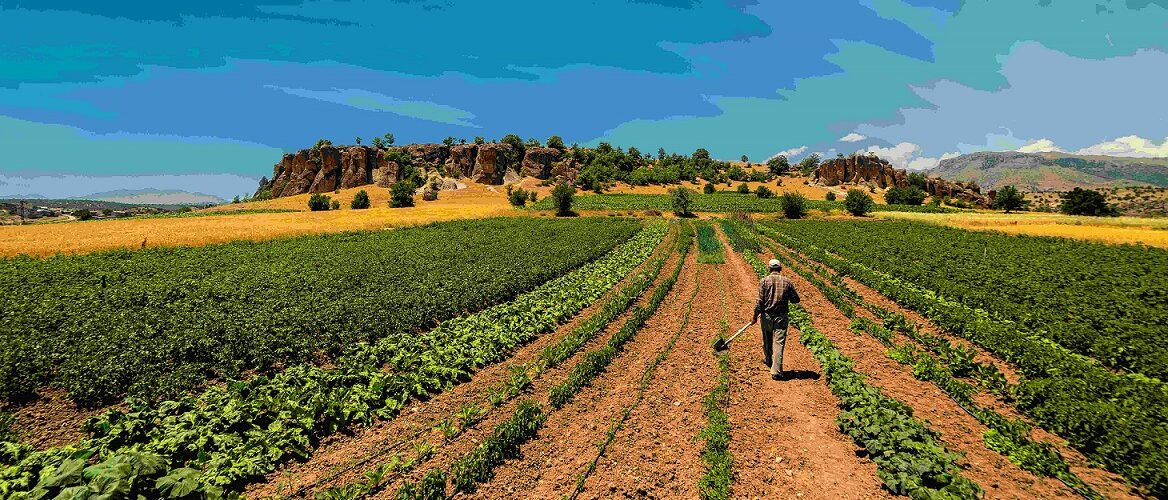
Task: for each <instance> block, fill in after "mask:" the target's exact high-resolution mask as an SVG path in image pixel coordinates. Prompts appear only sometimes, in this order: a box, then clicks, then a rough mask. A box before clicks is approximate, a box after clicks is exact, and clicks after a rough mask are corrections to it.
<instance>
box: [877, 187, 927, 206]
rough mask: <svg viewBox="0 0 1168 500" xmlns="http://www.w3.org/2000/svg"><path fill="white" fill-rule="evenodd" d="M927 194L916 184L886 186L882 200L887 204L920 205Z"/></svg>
mask: <svg viewBox="0 0 1168 500" xmlns="http://www.w3.org/2000/svg"><path fill="white" fill-rule="evenodd" d="M928 196H929V195H928V194H927V193H925V192H924V191H921V188H919V187H916V186H909V187H900V186H895V187H891V188H888V191H885V192H884V201H885V202H887V203H888V204H889V205H920V204H922V203H924V202H925V198H927V197H928Z"/></svg>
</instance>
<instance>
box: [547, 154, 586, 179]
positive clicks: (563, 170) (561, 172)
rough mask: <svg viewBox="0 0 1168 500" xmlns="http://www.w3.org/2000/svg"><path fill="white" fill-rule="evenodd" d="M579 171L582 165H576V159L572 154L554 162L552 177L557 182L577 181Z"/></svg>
mask: <svg viewBox="0 0 1168 500" xmlns="http://www.w3.org/2000/svg"><path fill="white" fill-rule="evenodd" d="M579 173H580V167H579V166H578V165H576V159H575V158H572V157H571V156H569V157H566V158H564V159H562V160H560V161H557V162H555V163H552V178H554V179H555V180H556V181H557V182H558V181H566V182H576V175H577V174H579Z"/></svg>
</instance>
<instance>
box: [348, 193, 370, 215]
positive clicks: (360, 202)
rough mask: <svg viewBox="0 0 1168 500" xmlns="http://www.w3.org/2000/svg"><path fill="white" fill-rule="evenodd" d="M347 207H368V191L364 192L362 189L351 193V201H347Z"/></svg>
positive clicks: (355, 208) (360, 208) (362, 208)
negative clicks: (353, 193)
mask: <svg viewBox="0 0 1168 500" xmlns="http://www.w3.org/2000/svg"><path fill="white" fill-rule="evenodd" d="M349 208H352V209H353V210H364V209H366V208H369V193H367V192H365V190H364V189H362V190H360V191H357V194H355V195H353V201H351V202H349Z"/></svg>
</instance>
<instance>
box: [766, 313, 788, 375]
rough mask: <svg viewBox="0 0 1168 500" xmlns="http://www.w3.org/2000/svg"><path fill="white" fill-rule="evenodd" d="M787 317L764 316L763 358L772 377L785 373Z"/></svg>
mask: <svg viewBox="0 0 1168 500" xmlns="http://www.w3.org/2000/svg"><path fill="white" fill-rule="evenodd" d="M789 323H790V321H789V319H788V318H787V316H786V315H782V316H771V315H770V314H766V313H763V315H762V358H763V362H764V363H766V364H767V366H769V367H771V375H778V374H780V373H783V348H784V347H786V345H787V325H788V324H789Z"/></svg>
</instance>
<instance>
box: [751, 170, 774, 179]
mask: <svg viewBox="0 0 1168 500" xmlns="http://www.w3.org/2000/svg"><path fill="white" fill-rule="evenodd" d="M750 180H751V182H766V181H769V180H771V176H770V174H768V173H766V172H763V171H761V170H752V171H751V172H750Z"/></svg>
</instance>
